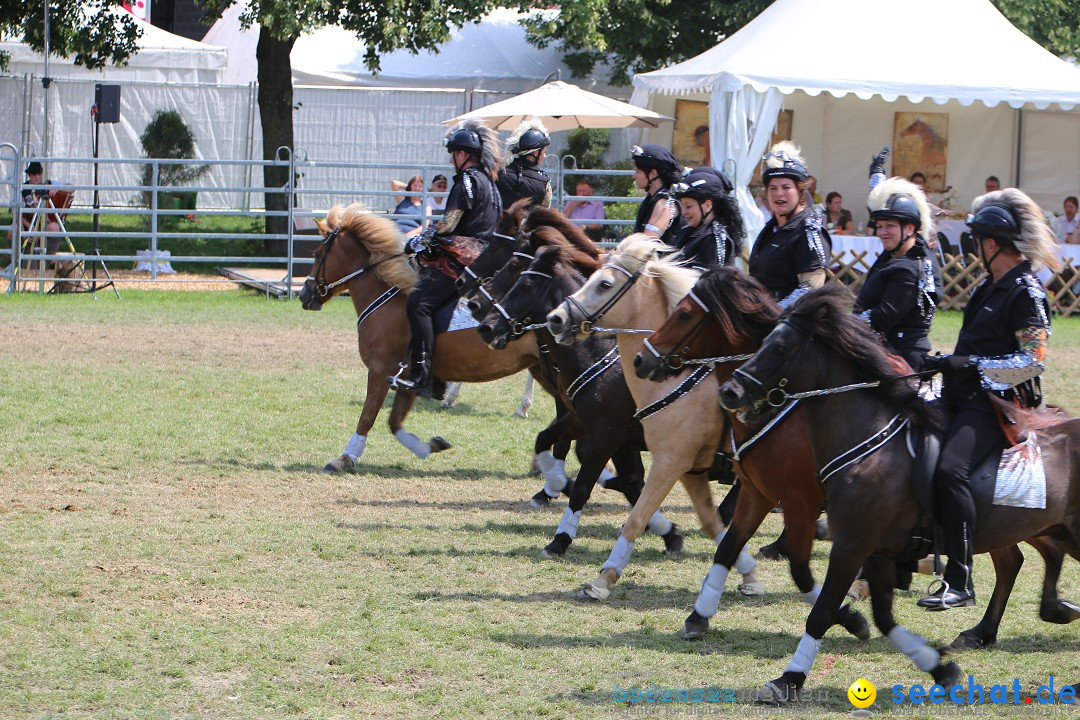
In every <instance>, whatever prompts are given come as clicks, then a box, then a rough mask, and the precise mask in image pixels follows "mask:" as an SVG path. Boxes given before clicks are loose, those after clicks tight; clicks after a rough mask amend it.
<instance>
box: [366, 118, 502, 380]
mask: <svg viewBox="0 0 1080 720" xmlns="http://www.w3.org/2000/svg"><path fill="white" fill-rule="evenodd" d="M498 142H499V140H498V137H497V136H496V134H495V131H494V130H492V129H491V128H489V127H487V126H486V125H484V124H483V123H481V122H479V121H478V120H468V121H466V122H464V123H463V124H462V125H460V126H458V127H456V128H454V129H452V130H451V131H450V132H449V133H448V134H447V136H446V149H447V151H448V152H449V153H450V156H451V158H452V159H453V163H454V169H455V170H456V171H457V174H456V175H454V186H453V187H452V188H450V195H449V197H447V199H446V213H445V214H444V215H443V217H442V219H441V220H440V221H439V222H438V223H437V224H436V225H435V227H434V228H432V229H431V230H430V231H428V232H425V233H424V234H422V235H417V236H416V237H414V238H412V239H411V240H410V241H409V247H410V249H412V250H413V251H414V252H416V253H417V259H418V261H419V264H420V265H421V270H420V284H419V285H418V286H417V288H416V289H415V290H413V292H412V294H411V295H409V302H408V305H407V312H408V315H409V328H410V329H411V330H412V337H411V339H410V340H409V359H410V361H411V371H410V372H409V373H408V374H407V375H406V376H405V377H402V374H404V373H399V374H398V375H395V376H394V377H391V378H388V379H387V380H388V382H389V383H390V387H392V388H394V389H395V390H403V391H406V392H415V393H417V394H418V395H420V396H421V397H431V388H432V385H433V383H434V380H435V378H434V375H433V374H432V372H431V356H432V351H433V349H434V347H435V329H434V327H433V325H432V320H431V317H432V315H434V314H435V311H436V310H438V309H439V308H440V307H441V306H442V305H443V304H445V303H446V302H447V301H449V300H450V299H452V298H454V297H456V296H457V289H456V288H455V287H454V280H456V279H457V276H458V275H459V274H460V273H461V271H462V270H463V269H464V268H465V267H467V266H468V265H469V264H470V263H471V262H472V261H473V260H475V259H476V256H477V255H479V253H480V250H482V249H483V245H485V244H486V243H487V242H488V241H489V240H490V239H491V238H492V236H493V234H494V232H495V228H496V224H497V223H498V220H499V210H500V209H501V204H500V200H499V193H498V191H497V190H496V188H495V177H496V176H497V174H498V171H499V160H498V155H497V148H498Z"/></svg>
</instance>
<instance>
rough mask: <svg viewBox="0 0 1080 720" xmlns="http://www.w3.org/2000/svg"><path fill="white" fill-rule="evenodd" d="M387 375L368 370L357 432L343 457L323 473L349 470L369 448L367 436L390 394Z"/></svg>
mask: <svg viewBox="0 0 1080 720" xmlns="http://www.w3.org/2000/svg"><path fill="white" fill-rule="evenodd" d="M384 375H385V373H382V372H377V371H376V370H375V369H369V370H368V376H367V394H366V395H364V407H363V409H362V410H361V411H360V419H359V420H357V422H356V432H355V433H353V436H352V437H351V438H349V442H348V443H347V444H346V445H345V451H344V452H342V453H341V457H339V458H337V459H336V460H331V461H330V462H328V463H326V465H325V466H324V467H323V472H325V473H334V472H342V471H344V470H348V469H350V468H352V467H353V466H355V465H356V463H357V462H359V461H360V458H361V457H363V455H364V449H365V448H366V447H367V436H368V433H369V432H371V428H372V427H373V426H374V425H375V419H376V418H377V417H378V416H379V410H381V409H382V405H383V401H384V400H386V394H387V393H388V392H390V386H389V385H387V384H386V378H385V377H384Z"/></svg>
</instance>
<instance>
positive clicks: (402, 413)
mask: <svg viewBox="0 0 1080 720" xmlns="http://www.w3.org/2000/svg"><path fill="white" fill-rule="evenodd" d="M319 229H320V231H321V232H322V233H323V234H324V236H325V239H324V240H323V243H322V245H320V246H319V247H318V248H317V249H316V251H315V263H314V267H313V270H312V276H311V277H308V278H307V280H306V281H305V282H304V287H303V289H302V290H301V291H300V302H301V305H302V306H303V308H304V309H305V310H321V309H322V306H323V305H324V304H325V303H327V302H329V301H330V299H331V298H333V297H334V296H335V295H337V294H338V293H340V292H341V291H343V290H346V289H348V291H349V296H350V297H351V298H352V302H353V306H354V307H355V308H356V314H357V340H358V343H359V348H360V358H361V360H363V362H364V365H366V366H367V369H368V376H367V394H366V396H365V397H364V407H363V410H362V411H361V413H360V419H359V420H358V421H357V423H356V433H355V434H354V435H353V437H352V438H351V439H350V440H349V442H348V444H347V445H346V448H345V451H344V452H343V453H342V454H341V456H340V457H339V458H337V459H335V460H332V461H330V462H329V463H327V465H326V467H325V468H323V469H324V470H325V471H327V472H337V471H341V470H347V469H349V468H351V467H352V466H353V465H355V463H356V462H357V461H358V460H359V459H360V457H361V456H362V455H363V453H364V448H365V446H366V444H367V435H368V432H369V431H370V430H371V428H372V426H374V424H375V419H376V417H377V416H378V414H379V410H380V408H382V404H383V401H384V400H385V399H386V395H387V393H388V392H389V389H390V388H389V385H388V384H387V382H386V378H387V376H389V375H393V374H394V373H396V372H397V370H398V363H399V362H400V361H401V358H402V357H404V355H405V350H406V348H407V347H408V344H409V324H408V322H406V320H405V299H406V295H407V294H408V293H409V292H411V291H412V289H413V288H415V287H416V284H417V282H418V281H419V278H418V275H417V273H416V270H415V269H414V268H413V267H412V266H411V265H410V264H409V261H408V258H407V257H406V256H405V254H404V244H405V239H404V237H403V236H402V235H401V233H400V232H398V230H397V227H396V225H395V224H394V223H393V222H392V221H390V220H388V219H387V218H383V217H379V216H377V215H373V214H372V213H370V212H368V211H367V210H366V209H365V208H364V207H363V206H362V205H360V204H353V205H350V206H349V207H347V208H343V207H341V206H340V205H339V206H335V207H334V208H332V209H331V210H330V212H329V213H328V214H327V217H326V221H325V222H322V221H320V222H319ZM538 356H539V349H538V348H537V346H536V342H535V341H533V340H528V341H525V342H522V343H518V344H516V345H515V346H514V348H513V349H511V350H504V351H501V352H496V351H495V350H492V349H491V348H489V347H488V346H487V345H486V344H485V343H484V341H483V340H482V339H481V338H480V336H479V335H478V334H477V333H476V331H475V330H474V329H472V328H467V329H464V330H456V331H452V332H446V333H443V334H441V335H439V336H438V338H437V340H436V352H435V358H434V373H435V377H436V379H438V380H441V381H444V382H451V381H461V382H488V381H490V380H498V379H499V378H504V377H507V376H509V375H513V374H515V373H518V372H520V371H522V370H526V369H529V368H533V367H535V366H536V365H537V362H538ZM537 381H538V382H540V384H541V385H542V386H544V387H545V389H547V390H548V391H549V392H551V391H553V390H554V387H553V386H551V385H550V383H548V382H547V381H546V380H545V379H544V378H542V377H537ZM553 394H554V393H553ZM415 400H416V397H415V395H413V394H412V393H397V394H396V395H395V397H394V404H393V407H392V408H391V410H390V418H389V422H390V431H391V432H392V433H393V434H394V437H395V438H397V440H398V442H400V443H401V444H402V445H404V446H405V447H407V448H409V450H411V451H412V452H413V453H415V454H416V456H417V457H420V458H425V457H427V456H428V455H429V454H430V453H432V452H439V451H440V450H445V449H446V448H447V447H449V444H448V443H447V442H446V441H445V440H443V439H442V438H439V437H435V438H432V439H431V440H430V441H428V442H424V441H423V440H421V439H420V438H418V437H417V436H416V435H413V434H412V433H410V432H408V431H407V430H405V429H404V427H403V425H404V422H405V418H406V416H407V415H408V414H409V410H410V409H412V406H413V403H414V402H415Z"/></svg>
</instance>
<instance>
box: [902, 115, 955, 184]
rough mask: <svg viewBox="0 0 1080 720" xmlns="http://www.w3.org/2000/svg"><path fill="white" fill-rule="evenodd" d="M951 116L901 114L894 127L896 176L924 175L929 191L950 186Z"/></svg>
mask: <svg viewBox="0 0 1080 720" xmlns="http://www.w3.org/2000/svg"><path fill="white" fill-rule="evenodd" d="M948 157H949V114H948V113H926V112H898V113H896V120H895V122H894V124H893V158H892V172H893V175H899V176H901V177H905V178H910V177H911V176H912V175H913V174H914V173H922V174H923V176H924V177H925V178H926V189H927V190H928V191H930V192H943V191H944V190H945V189H946V188H947V187H948V176H947V175H946V166H947V161H948Z"/></svg>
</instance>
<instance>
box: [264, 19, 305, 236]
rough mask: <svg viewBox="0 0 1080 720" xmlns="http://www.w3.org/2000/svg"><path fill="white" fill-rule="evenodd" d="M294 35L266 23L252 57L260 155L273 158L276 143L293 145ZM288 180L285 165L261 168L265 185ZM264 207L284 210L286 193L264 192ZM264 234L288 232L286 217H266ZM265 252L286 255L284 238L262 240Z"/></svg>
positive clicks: (274, 186)
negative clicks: (282, 35)
mask: <svg viewBox="0 0 1080 720" xmlns="http://www.w3.org/2000/svg"><path fill="white" fill-rule="evenodd" d="M294 42H296V38H289V39H288V40H278V39H277V38H275V37H273V36H272V35H271V34H270V33H269V32H268V31H267V29H266V28H265V27H263V28H261V29H260V30H259V45H258V47H257V49H256V50H255V57H256V59H257V60H258V63H259V119H260V120H261V121H262V144H263V159H264V160H273V159H274V157H275V156H276V155H277V149H278V148H279V147H287V148H289V149H290V150H292V148H293V115H292V113H293V92H292V62H291V61H290V59H289V54H290V53H291V52H292V47H293V43H294ZM288 182H289V168H288V167H270V166H267V167H265V168H263V183H264V185H265V187H268V188H280V187H284V186H285V185H287V184H288ZM265 196H266V209H267V210H278V211H284V210H288V209H289V198H288V196H287V195H286V194H285V193H271V192H267V193H265ZM266 232H267V234H276V235H284V234H287V233H288V232H289V225H288V218H286V217H271V216H267V218H266ZM264 245H265V247H266V252H267V254H268V255H282V256H284V255H285V252H286V250H287V249H288V241H287V240H271V239H267V240H266V241H265V243H264Z"/></svg>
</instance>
